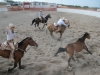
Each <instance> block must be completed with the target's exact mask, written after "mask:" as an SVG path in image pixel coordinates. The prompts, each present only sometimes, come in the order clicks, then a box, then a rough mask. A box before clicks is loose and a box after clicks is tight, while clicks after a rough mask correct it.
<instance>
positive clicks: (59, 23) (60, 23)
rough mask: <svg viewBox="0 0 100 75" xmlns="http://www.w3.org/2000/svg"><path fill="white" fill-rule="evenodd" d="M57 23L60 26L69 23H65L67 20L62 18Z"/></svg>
mask: <svg viewBox="0 0 100 75" xmlns="http://www.w3.org/2000/svg"><path fill="white" fill-rule="evenodd" d="M57 25H59V26H61V25H64V26H68V25H67V24H65V22H64V21H63V20H62V19H59V21H58V22H57Z"/></svg>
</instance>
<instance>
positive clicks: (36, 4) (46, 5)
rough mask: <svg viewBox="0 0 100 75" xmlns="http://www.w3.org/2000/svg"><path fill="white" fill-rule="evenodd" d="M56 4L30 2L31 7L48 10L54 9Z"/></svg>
mask: <svg viewBox="0 0 100 75" xmlns="http://www.w3.org/2000/svg"><path fill="white" fill-rule="evenodd" d="M56 6H57V4H56V3H48V2H31V7H40V8H43V7H45V8H48V7H56Z"/></svg>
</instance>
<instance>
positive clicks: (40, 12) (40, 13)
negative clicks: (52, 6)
mask: <svg viewBox="0 0 100 75" xmlns="http://www.w3.org/2000/svg"><path fill="white" fill-rule="evenodd" d="M42 15H43V14H42V10H40V11H39V19H40V20H41V22H42V21H43V22H44V18H43V16H42Z"/></svg>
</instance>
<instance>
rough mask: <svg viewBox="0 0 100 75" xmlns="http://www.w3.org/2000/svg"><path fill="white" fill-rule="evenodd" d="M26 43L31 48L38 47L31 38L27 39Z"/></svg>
mask: <svg viewBox="0 0 100 75" xmlns="http://www.w3.org/2000/svg"><path fill="white" fill-rule="evenodd" d="M25 42H26V43H28V44H29V45H30V46H36V47H38V44H37V43H36V42H35V41H34V40H33V39H32V38H31V37H27V38H26V40H25Z"/></svg>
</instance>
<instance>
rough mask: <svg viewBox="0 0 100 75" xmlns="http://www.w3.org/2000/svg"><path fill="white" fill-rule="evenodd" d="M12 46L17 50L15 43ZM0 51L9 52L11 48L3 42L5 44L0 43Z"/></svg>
mask: <svg viewBox="0 0 100 75" xmlns="http://www.w3.org/2000/svg"><path fill="white" fill-rule="evenodd" d="M14 46H15V48H18V44H17V43H14ZM0 49H1V50H11V47H10V46H9V44H8V43H7V41H5V42H3V43H1V46H0Z"/></svg>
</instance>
